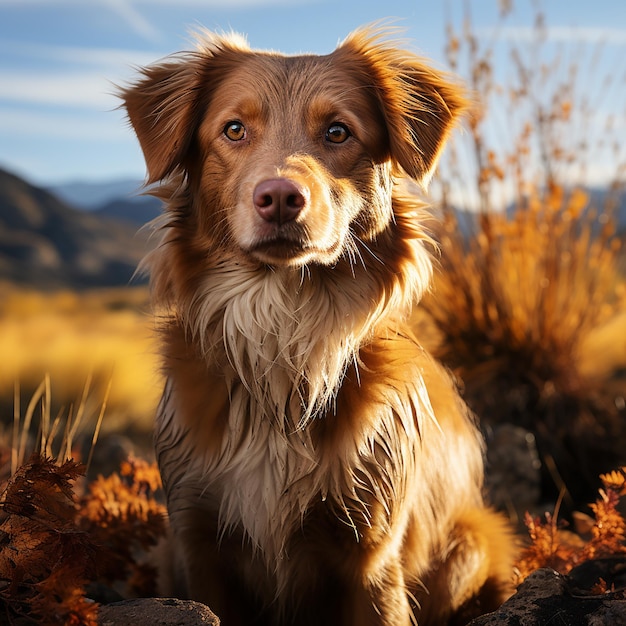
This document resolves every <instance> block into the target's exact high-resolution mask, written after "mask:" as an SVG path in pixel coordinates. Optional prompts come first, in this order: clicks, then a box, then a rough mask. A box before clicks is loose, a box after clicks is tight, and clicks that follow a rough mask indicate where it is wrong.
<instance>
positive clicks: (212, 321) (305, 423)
mask: <svg viewBox="0 0 626 626" xmlns="http://www.w3.org/2000/svg"><path fill="white" fill-rule="evenodd" d="M204 284H205V290H206V291H205V293H204V294H202V293H201V291H200V292H199V293H198V295H197V296H196V300H195V304H194V305H193V306H195V310H194V312H193V315H190V316H189V319H191V320H195V323H196V325H195V326H190V327H188V328H187V331H186V332H187V335H188V336H189V335H191V336H192V338H193V340H194V342H196V343H199V344H200V345H201V346H202V351H201V355H199V357H198V358H199V359H200V360H202V361H204V362H206V363H207V364H209V367H211V368H217V369H219V370H220V371H221V373H222V378H221V384H222V385H223V386H225V388H226V392H225V394H227V398H228V400H227V402H226V403H225V408H224V411H225V412H227V414H226V415H223V416H221V417H222V418H226V419H225V420H224V422H225V425H224V428H223V430H222V431H221V432H220V435H219V437H220V441H219V444H218V445H217V447H214V448H213V450H212V451H211V453H210V454H206V453H202V452H199V451H198V452H192V453H191V455H190V459H189V463H188V464H183V463H180V458H179V456H174V455H180V450H179V449H178V448H177V447H175V446H174V447H173V449H172V456H171V457H168V452H167V447H168V446H167V441H168V440H170V439H176V437H177V436H181V433H182V432H183V430H184V428H185V425H187V426H188V425H189V424H192V428H191V430H190V431H189V433H188V437H189V442H190V444H191V445H193V440H194V437H195V434H194V427H196V426H197V428H198V429H201V428H203V427H204V426H203V424H202V423H201V422H198V421H197V420H198V418H196V420H195V421H194V418H193V417H190V416H185V415H184V413H185V410H186V408H185V405H184V398H181V397H180V396H179V394H177V393H176V392H174V393H171V391H172V389H174V391H175V388H174V387H173V386H172V385H175V381H172V380H171V379H170V382H169V384H168V386H169V387H170V389H169V391H170V393H167V392H166V394H165V396H164V401H163V403H162V406H161V410H160V418H159V419H160V431H161V432H160V434H159V441H158V442H157V446H158V447H161V449H163V450H165V452H161V453H160V454H161V457H162V458H161V459H160V462H161V466H162V469H163V471H164V475H165V476H164V477H165V480H166V483H167V484H168V485H169V490H170V492H171V494H170V497H172V495H173V497H175V498H178V497H180V498H181V499H185V498H186V496H185V494H184V492H185V490H187V489H191V490H192V491H193V492H196V493H197V494H200V497H201V498H202V497H203V496H204V497H208V498H210V500H211V501H213V502H217V503H218V507H219V513H218V514H219V522H220V526H221V528H222V530H223V531H224V532H229V530H231V529H240V530H243V531H244V533H245V535H247V537H248V538H249V539H250V542H251V544H252V546H253V547H254V548H255V549H259V550H260V552H261V553H262V554H263V556H264V558H265V559H266V560H267V562H268V564H269V563H276V561H277V560H279V559H281V558H282V557H283V556H284V551H285V547H286V546H285V542H286V541H288V540H289V538H290V536H291V534H292V533H293V531H294V530H295V529H297V528H298V527H299V526H300V524H301V522H302V520H303V517H304V515H305V513H306V511H307V510H309V509H310V508H311V505H312V504H313V500H314V499H320V500H325V499H330V500H331V501H332V503H333V506H334V507H335V508H336V509H337V510H339V511H344V513H345V518H346V520H350V519H352V518H353V517H354V516H355V515H356V516H357V517H359V518H360V520H359V521H361V522H362V523H365V524H367V523H368V505H366V504H365V503H364V502H363V501H362V500H361V496H359V495H358V494H357V492H356V491H355V486H354V484H353V481H354V477H355V475H358V476H359V477H360V480H361V481H363V487H364V489H365V490H367V489H370V490H372V489H375V485H378V484H379V483H380V482H381V480H380V476H372V471H376V472H377V473H382V474H386V473H391V472H393V471H394V468H393V467H392V466H393V464H394V463H396V462H399V461H397V459H401V458H402V456H403V455H402V452H403V451H402V450H398V449H396V450H391V448H393V447H394V446H402V445H406V443H407V442H406V441H405V442H402V443H401V442H389V441H383V440H382V438H383V433H384V432H387V433H390V432H395V430H396V428H395V426H394V424H392V423H391V421H392V420H394V419H396V418H395V417H394V415H393V412H392V411H391V410H387V411H381V415H380V418H381V419H382V420H383V421H384V420H387V421H388V423H387V424H384V423H383V424H382V429H381V424H378V428H375V429H371V430H370V431H368V430H367V428H366V427H364V429H363V431H361V432H358V431H357V432H356V433H351V435H350V437H349V439H347V440H344V441H343V442H342V444H341V445H340V446H339V447H338V448H336V449H334V453H333V454H332V455H329V454H327V453H325V446H323V445H319V442H318V441H317V440H316V438H315V436H314V433H315V432H316V428H317V427H318V426H319V420H320V419H324V420H333V419H338V418H339V419H340V417H341V416H338V415H336V414H335V411H336V405H335V402H336V394H337V391H338V390H339V389H340V387H341V386H342V384H344V383H345V380H344V378H345V376H346V370H347V369H348V368H352V366H354V367H353V368H352V369H351V371H352V372H356V371H357V370H358V364H357V361H358V359H359V355H358V350H359V347H360V346H361V344H362V343H363V342H364V340H365V339H366V338H367V337H369V336H370V335H371V332H372V324H373V323H374V320H375V319H377V317H374V316H372V315H371V311H370V309H371V301H370V299H369V296H368V294H367V293H364V290H363V289H362V288H359V285H358V283H357V282H356V281H352V282H351V283H350V282H348V283H346V285H347V286H348V285H353V292H350V290H349V289H347V288H344V289H343V291H342V292H341V293H340V297H342V298H346V299H349V300H350V304H351V307H346V305H345V303H343V302H339V303H337V297H338V294H337V292H335V293H333V294H332V298H331V297H330V294H328V293H326V292H321V291H319V290H314V289H313V288H312V287H311V283H310V282H309V279H308V277H306V276H300V275H298V274H296V273H291V274H289V275H288V277H286V276H285V275H284V274H282V275H281V274H277V273H275V272H272V271H269V270H268V271H267V272H266V274H265V275H264V276H263V279H262V280H259V273H258V271H257V272H250V273H248V272H247V271H246V270H245V269H243V268H239V269H237V270H233V268H230V269H226V268H225V267H222V268H216V269H215V273H214V274H211V275H209V276H207V277H206V279H205V283H204ZM215 285H219V286H220V287H219V289H216V288H215ZM394 300H395V299H394V298H393V297H392V298H390V303H391V305H395V302H394ZM346 310H351V311H352V312H351V314H350V315H349V316H346V315H340V313H339V311H346ZM377 313H379V314H380V311H378V312H377ZM416 383H419V381H418V380H416ZM355 384H357V385H358V381H355ZM417 386H419V385H417ZM418 395H419V392H417V391H416V393H415V403H416V404H419V401H420V400H419V398H418V397H417V396H418ZM425 412H426V410H425ZM413 430H414V428H413V425H410V424H407V425H406V429H405V432H407V433H409V439H410V436H411V433H413ZM177 433H178V434H177ZM381 450H385V452H384V453H381ZM404 452H406V450H404ZM170 458H171V466H172V468H175V469H174V470H173V472H174V474H173V475H170V476H168V467H170V463H169V459H170ZM181 466H185V467H186V469H185V471H184V472H182V471H181ZM373 468H376V469H375V470H373Z"/></svg>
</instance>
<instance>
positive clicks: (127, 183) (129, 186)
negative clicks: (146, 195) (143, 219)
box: [46, 178, 143, 211]
mask: <svg viewBox="0 0 626 626" xmlns="http://www.w3.org/2000/svg"><path fill="white" fill-rule="evenodd" d="M142 184H143V183H142V181H140V180H137V179H133V178H128V179H119V180H118V179H115V180H108V181H99V182H92V181H70V182H67V183H59V184H56V185H51V186H50V187H47V188H46V191H49V192H50V193H51V194H53V195H55V196H57V198H59V199H60V200H63V201H64V202H66V203H67V204H69V205H71V206H74V207H77V208H80V209H86V210H87V211H91V210H94V209H98V208H100V207H101V206H103V205H105V204H107V203H109V202H111V201H113V200H117V199H118V198H125V199H132V198H134V197H137V196H138V195H139V194H140V193H141V188H142Z"/></svg>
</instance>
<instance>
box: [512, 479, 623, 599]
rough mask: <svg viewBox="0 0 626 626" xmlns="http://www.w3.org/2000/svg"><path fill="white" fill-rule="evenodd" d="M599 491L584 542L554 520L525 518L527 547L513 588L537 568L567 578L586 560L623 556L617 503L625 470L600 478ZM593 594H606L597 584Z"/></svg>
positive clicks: (602, 583)
mask: <svg viewBox="0 0 626 626" xmlns="http://www.w3.org/2000/svg"><path fill="white" fill-rule="evenodd" d="M600 479H601V481H602V483H603V487H602V488H601V489H600V490H599V492H598V493H599V495H598V498H597V499H596V501H595V502H594V503H593V504H591V505H590V508H591V511H592V513H593V517H592V519H591V522H590V527H589V530H588V534H589V536H588V539H587V541H583V540H581V539H580V538H577V537H576V536H574V535H573V534H572V533H567V532H564V530H563V527H562V526H559V524H558V523H557V521H556V518H555V517H553V516H551V515H549V514H546V516H545V521H543V522H542V521H541V520H540V519H539V518H538V517H533V516H531V515H530V514H527V515H526V520H525V522H526V527H527V528H528V534H529V537H530V544H529V545H528V547H526V548H525V549H524V551H523V552H522V554H521V555H520V558H519V560H518V562H517V564H516V572H515V576H516V584H518V585H519V584H520V583H521V582H522V581H523V580H524V579H525V578H527V577H528V576H529V575H530V574H531V573H532V572H534V571H535V570H536V569H539V568H541V567H551V568H552V569H554V570H556V571H557V572H560V573H561V574H567V573H568V572H569V571H570V570H571V569H572V568H574V567H576V566H577V565H580V564H581V563H583V562H585V561H588V560H590V559H598V558H603V557H609V556H615V555H618V554H626V520H624V517H623V516H622V513H621V512H620V510H619V504H620V499H621V497H622V496H624V495H625V494H626V467H622V468H621V469H620V470H618V471H612V472H610V473H608V474H604V475H602V476H600ZM594 591H595V593H604V592H605V591H606V582H605V581H603V580H599V581H598V583H597V585H596V587H595V588H594Z"/></svg>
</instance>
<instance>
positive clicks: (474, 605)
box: [121, 27, 513, 626]
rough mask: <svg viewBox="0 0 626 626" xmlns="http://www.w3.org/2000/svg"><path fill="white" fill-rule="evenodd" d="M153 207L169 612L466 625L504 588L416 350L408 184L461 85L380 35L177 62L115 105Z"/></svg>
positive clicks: (226, 45)
mask: <svg viewBox="0 0 626 626" xmlns="http://www.w3.org/2000/svg"><path fill="white" fill-rule="evenodd" d="M121 97H122V99H123V106H124V107H125V108H126V111H127V114H128V118H129V120H130V123H131V125H132V127H133V128H134V131H135V133H136V135H137V137H138V140H139V143H140V145H141V148H142V150H143V154H144V157H145V160H146V166H147V185H148V186H149V189H150V190H151V193H153V194H154V195H157V196H158V197H160V198H161V199H163V200H164V202H165V204H166V210H165V211H164V215H163V216H162V217H161V218H159V219H160V221H159V222H158V224H157V225H156V228H157V229H158V231H159V232H160V236H161V239H160V243H159V245H158V246H157V247H156V248H155V250H154V251H153V252H152V253H151V254H150V256H149V257H148V259H147V267H148V270H149V272H150V275H151V287H152V292H153V298H154V301H155V303H156V307H157V312H158V316H159V319H160V325H159V326H160V339H161V344H162V360H163V371H164V374H165V381H166V382H165V386H164V391H163V396H162V400H161V403H160V405H159V409H158V415H157V419H156V429H155V432H156V434H155V442H156V452H157V458H158V462H159V467H160V470H161V473H162V477H163V482H164V487H165V491H166V496H167V505H168V511H169V517H170V523H171V528H172V533H173V541H174V550H173V552H174V554H175V558H176V562H177V565H176V567H178V568H179V569H178V570H176V571H177V572H179V574H178V575H177V581H178V584H179V589H178V590H177V593H178V594H179V595H181V596H185V597H187V598H191V599H194V600H198V601H201V602H204V603H206V604H207V605H209V606H210V607H211V608H212V609H213V610H214V611H215V612H216V613H217V615H218V616H219V617H220V619H221V621H222V624H224V625H225V626H238V625H246V626H249V625H252V624H255V625H261V624H263V625H265V624H272V625H273V624H289V625H295V624H298V625H307V624H311V625H312V624H316V625H318V624H330V625H337V626H347V625H353V626H357V625H358V626H374V625H377V626H382V625H385V626H408V625H409V624H414V623H419V624H420V625H424V624H437V625H440V624H446V623H450V624H453V623H465V622H466V621H467V620H469V619H470V618H471V617H472V616H474V615H477V614H480V613H483V612H486V611H490V610H493V609H494V608H496V607H497V606H498V605H499V604H500V603H501V602H502V601H503V600H504V599H505V598H506V597H507V596H508V595H509V594H510V592H511V589H510V580H511V578H512V558H513V541H512V537H511V534H510V532H509V530H508V527H507V523H506V522H505V520H504V519H503V518H502V517H500V515H499V514H498V513H496V512H494V511H492V510H491V509H490V508H488V506H486V504H485V503H484V501H483V494H482V480H483V456H482V455H483V450H482V442H481V438H480V435H479V432H478V429H477V428H476V425H475V423H474V419H473V417H472V416H471V415H470V414H469V412H468V410H467V409H466V408H465V406H464V404H463V403H462V401H461V399H460V397H459V394H458V393H457V390H456V388H455V386H454V384H453V382H452V380H451V378H450V377H449V376H448V374H447V373H446V371H444V369H443V368H442V367H441V366H440V365H438V364H437V363H436V362H435V361H434V360H433V359H432V358H431V357H430V356H429V355H428V354H427V353H426V352H425V350H424V349H423V348H422V347H421V346H420V345H419V343H418V342H417V340H416V339H415V338H414V337H413V334H412V332H411V330H410V329H409V324H408V322H407V319H408V316H409V313H410V311H411V307H412V306H413V305H414V304H415V303H416V302H417V301H419V299H420V296H421V295H422V294H423V292H424V291H425V290H426V289H427V288H428V286H429V283H430V279H431V274H432V268H433V261H432V260H431V259H432V251H431V241H430V239H429V237H428V234H427V232H426V230H425V224H426V221H427V219H428V216H427V212H426V209H425V208H424V207H423V206H422V204H420V203H419V202H418V201H417V200H416V199H415V198H413V197H411V196H410V194H408V193H407V192H406V190H405V191H403V190H402V189H403V186H402V181H403V180H404V179H410V180H412V181H414V182H416V183H418V184H420V185H422V186H425V185H426V184H427V182H428V179H429V177H430V176H431V173H432V171H433V169H434V167H435V165H436V162H437V160H438V157H439V154H440V152H441V150H442V148H443V146H444V144H445V142H446V139H447V137H448V136H449V134H450V132H451V130H452V129H453V127H454V126H455V124H456V123H457V121H458V119H459V117H460V116H461V115H462V113H463V112H464V110H465V109H466V107H467V99H466V97H465V95H464V92H463V89H462V88H461V87H460V86H459V85H457V84H455V82H454V81H453V80H452V79H451V78H450V77H448V76H446V75H445V74H443V73H441V72H438V71H435V70H434V69H431V68H430V67H429V66H428V65H427V64H426V63H425V62H423V61H422V60H421V59H420V58H419V57H417V56H416V55H414V54H412V53H410V52H407V51H402V50H400V49H399V48H398V47H397V46H395V45H394V44H393V43H391V42H390V40H389V32H388V31H386V30H385V29H375V28H371V27H365V28H362V29H360V30H357V31H355V32H354V33H352V34H351V35H350V36H349V37H348V38H347V39H346V40H345V41H344V42H343V43H341V44H340V45H339V46H338V47H337V49H336V50H335V51H334V52H332V53H331V54H329V55H326V56H316V55H299V56H284V55H281V54H278V53H274V52H264V51H255V50H252V49H251V48H250V47H249V46H248V45H247V43H246V41H245V39H243V38H242V37H240V36H237V35H215V34H211V33H208V32H204V33H199V34H198V37H197V48H196V49H195V50H193V51H189V52H185V53H180V54H177V55H173V56H171V57H168V58H166V59H165V60H163V61H161V62H158V63H155V64H154V65H152V66H148V67H146V68H143V69H141V74H140V76H139V77H138V79H137V80H136V81H135V82H134V83H132V84H130V85H128V86H127V87H125V88H123V89H122V92H121Z"/></svg>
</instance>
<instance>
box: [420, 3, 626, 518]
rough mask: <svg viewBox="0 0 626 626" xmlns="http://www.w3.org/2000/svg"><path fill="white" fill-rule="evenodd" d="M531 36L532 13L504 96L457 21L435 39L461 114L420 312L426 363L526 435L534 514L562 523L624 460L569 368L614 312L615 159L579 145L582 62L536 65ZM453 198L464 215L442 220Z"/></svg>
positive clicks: (585, 106) (619, 420)
mask: <svg viewBox="0 0 626 626" xmlns="http://www.w3.org/2000/svg"><path fill="white" fill-rule="evenodd" d="M511 5H512V3H506V6H505V5H503V7H502V8H503V13H504V14H506V13H508V12H510V10H511ZM545 28H546V27H545V24H544V21H543V16H542V15H541V14H538V16H537V20H536V25H535V30H536V34H535V41H533V42H532V43H531V44H530V45H529V46H528V48H529V50H524V49H522V48H519V47H513V48H512V49H511V51H510V57H509V58H510V59H511V61H512V69H513V72H508V73H507V77H508V78H511V76H514V78H513V79H511V80H510V82H509V83H508V84H506V85H501V84H498V81H497V80H496V76H499V75H500V72H499V70H498V68H496V67H495V61H494V54H493V52H494V46H495V44H494V43H493V41H491V42H489V43H487V44H486V45H485V43H484V38H483V39H480V38H479V37H478V36H477V34H476V33H475V32H473V30H472V26H471V21H470V20H469V18H467V19H466V21H465V23H464V25H463V29H462V32H461V34H457V33H456V32H455V31H454V29H452V28H450V29H449V35H448V40H449V44H448V57H449V62H450V64H451V65H452V66H453V67H454V68H456V69H457V71H459V72H460V73H461V74H462V75H464V76H465V77H467V80H468V82H469V84H470V87H471V88H472V89H473V92H474V94H475V97H476V101H477V102H476V107H475V110H474V111H473V114H472V115H471V116H470V119H469V121H468V126H469V133H467V134H466V136H465V138H464V141H463V138H462V140H461V143H460V144H457V145H456V146H453V149H452V150H451V152H450V153H449V155H448V160H447V161H445V162H444V164H443V174H442V176H441V178H440V180H439V181H436V182H437V185H436V186H435V191H437V190H439V192H440V200H441V202H440V205H441V208H442V214H443V223H442V226H441V228H440V229H439V231H438V232H437V233H436V238H437V239H438V241H439V243H440V247H441V261H440V268H439V271H438V272H437V274H436V278H435V284H434V290H433V294H432V296H431V297H430V298H429V299H427V300H426V301H425V302H424V308H425V310H426V311H427V313H428V314H429V316H430V319H431V321H432V323H433V325H434V327H435V329H436V331H437V334H438V336H439V342H438V344H437V345H436V346H435V350H434V351H435V353H436V355H437V356H438V357H439V358H440V359H441V360H442V361H444V362H445V363H446V364H447V365H448V366H450V367H451V368H452V369H453V370H454V372H455V373H456V374H457V375H458V378H459V380H460V381H461V383H462V385H463V387H464V391H465V397H466V400H467V401H468V403H469V404H470V406H471V407H472V408H473V409H474V410H475V412H476V413H477V414H478V415H479V417H480V419H481V421H482V423H483V424H484V425H485V427H488V426H490V425H494V424H499V423H502V422H509V423H515V424H517V425H520V426H523V427H524V428H526V429H528V430H530V431H531V432H532V433H533V434H534V435H535V437H536V440H537V443H538V446H539V451H540V454H541V460H542V462H543V470H542V471H543V493H542V495H543V497H544V499H551V500H554V499H556V497H557V495H558V494H559V493H560V492H561V491H562V490H563V488H565V489H566V491H567V493H566V500H565V505H566V507H568V508H571V507H572V506H573V505H574V504H575V503H578V504H583V503H585V502H587V501H588V500H589V499H590V498H591V497H593V493H594V491H595V489H594V484H595V480H596V476H597V475H598V474H599V473H601V472H605V471H607V470H608V469H610V468H613V467H616V466H618V465H620V464H623V463H624V461H626V459H625V457H624V450H625V449H626V439H625V434H624V429H623V427H622V424H623V418H624V415H623V413H624V402H623V399H622V400H620V398H617V397H616V393H618V392H616V391H615V389H611V390H607V388H606V386H605V384H604V383H605V381H603V380H598V378H597V377H594V376H590V375H589V370H590V368H589V367H585V366H584V359H583V354H584V350H585V349H586V347H588V346H589V345H590V343H592V341H591V338H592V337H593V333H595V332H596V331H597V329H598V328H600V327H601V326H602V325H604V324H606V323H607V322H608V321H609V320H612V319H616V318H617V316H618V315H621V314H623V313H624V312H625V311H626V307H625V306H624V304H625V300H624V286H623V276H622V275H621V274H620V260H621V254H622V252H621V240H620V237H619V236H618V234H617V233H616V226H615V219H614V213H613V210H614V208H615V206H616V205H617V203H618V202H619V201H621V199H623V198H624V191H623V183H624V172H625V171H626V170H625V167H624V164H625V162H626V161H625V159H624V156H623V152H620V150H622V147H620V146H619V145H615V146H614V147H613V148H611V147H610V146H612V145H613V144H612V143H610V142H609V138H610V136H611V134H612V133H613V132H614V131H613V130H612V128H613V125H611V124H608V123H607V126H606V129H605V136H601V137H600V136H592V137H591V138H590V137H589V136H587V135H588V134H589V133H591V132H592V131H593V130H594V126H593V124H592V120H591V117H592V112H593V108H592V106H591V103H590V101H589V99H588V96H589V94H587V93H586V92H585V90H584V89H581V88H580V81H581V77H580V76H581V72H582V65H583V62H584V59H583V56H581V55H580V54H578V56H575V57H573V59H572V62H571V64H570V65H569V66H567V65H566V67H563V64H564V62H563V56H562V55H561V56H559V55H557V56H556V57H553V58H551V59H549V60H546V59H545V58H543V57H542V50H543V49H544V48H545ZM592 67H593V66H592V64H590V68H592ZM589 71H591V70H589ZM502 117H504V121H502ZM494 120H495V127H496V128H497V129H498V130H499V131H502V132H501V133H499V134H498V135H497V137H495V138H494V134H493V126H494ZM498 121H499V122H500V124H498ZM487 122H489V123H490V124H491V126H490V124H488V123H487ZM600 144H603V145H604V146H605V148H607V146H608V149H609V151H611V150H613V152H612V154H613V157H614V161H613V162H614V164H615V171H614V178H613V182H612V183H611V184H610V185H609V188H608V190H607V193H606V194H605V195H604V197H603V198H601V199H598V198H597V197H596V196H591V194H590V192H589V191H588V190H587V187H586V185H585V173H586V172H587V169H588V167H587V161H593V159H594V158H595V157H596V155H597V153H598V150H599V149H600V148H599V147H598V146H599V145H600ZM458 187H461V188H462V189H463V191H464V193H467V194H468V197H470V198H473V199H474V205H475V208H477V211H476V212H474V213H463V212H460V211H457V210H456V209H455V207H454V206H453V202H454V201H455V197H454V196H453V194H452V191H453V190H454V189H455V188H458ZM622 361H624V359H623V357H622ZM623 365H626V363H624V364H623Z"/></svg>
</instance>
